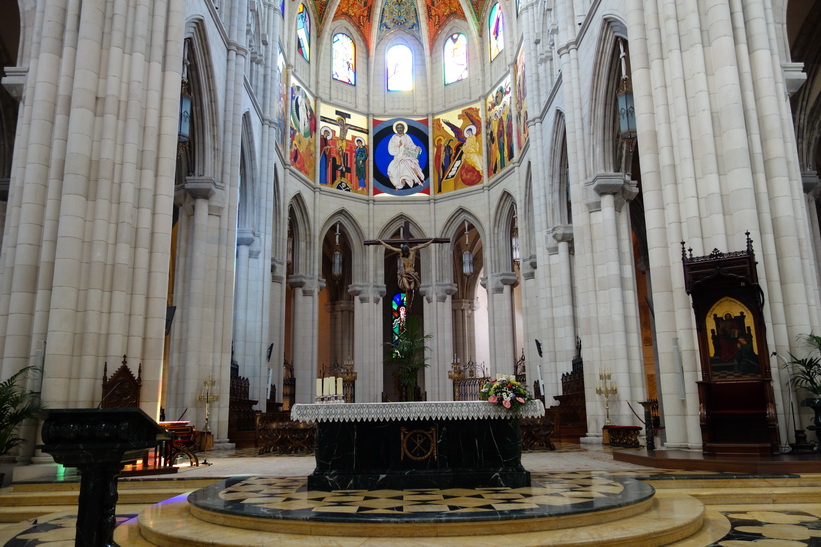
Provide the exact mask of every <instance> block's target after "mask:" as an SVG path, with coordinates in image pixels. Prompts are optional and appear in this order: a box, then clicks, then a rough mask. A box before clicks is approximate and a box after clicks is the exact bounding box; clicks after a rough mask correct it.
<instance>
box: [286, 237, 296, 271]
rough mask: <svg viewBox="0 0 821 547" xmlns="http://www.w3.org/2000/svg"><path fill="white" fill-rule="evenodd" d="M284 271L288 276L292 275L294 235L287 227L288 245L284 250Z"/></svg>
mask: <svg viewBox="0 0 821 547" xmlns="http://www.w3.org/2000/svg"><path fill="white" fill-rule="evenodd" d="M285 270H286V272H287V273H288V274H289V275H290V274H292V273H294V234H293V232H292V231H291V228H290V227H288V244H287V247H286V249H285Z"/></svg>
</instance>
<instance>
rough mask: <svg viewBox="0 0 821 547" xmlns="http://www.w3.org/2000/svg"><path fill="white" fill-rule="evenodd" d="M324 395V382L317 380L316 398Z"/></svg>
mask: <svg viewBox="0 0 821 547" xmlns="http://www.w3.org/2000/svg"><path fill="white" fill-rule="evenodd" d="M320 395H322V380H321V379H320V378H317V379H316V396H317V397H319V396H320Z"/></svg>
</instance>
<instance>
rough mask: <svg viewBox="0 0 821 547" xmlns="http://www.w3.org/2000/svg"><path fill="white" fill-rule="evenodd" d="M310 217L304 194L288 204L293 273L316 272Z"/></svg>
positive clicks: (295, 197) (297, 195) (296, 196)
mask: <svg viewBox="0 0 821 547" xmlns="http://www.w3.org/2000/svg"><path fill="white" fill-rule="evenodd" d="M310 218H311V217H310V215H309V214H308V207H307V205H306V204H305V199H304V198H303V197H302V194H296V195H295V196H294V197H293V198H291V202H290V203H289V204H288V236H289V239H291V240H292V241H293V250H292V260H293V262H292V266H291V273H294V274H310V273H311V272H312V271H314V264H315V263H314V256H313V254H314V253H313V248H314V244H313V241H314V237H313V232H312V230H311V221H310Z"/></svg>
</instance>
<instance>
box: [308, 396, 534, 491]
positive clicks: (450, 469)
mask: <svg viewBox="0 0 821 547" xmlns="http://www.w3.org/2000/svg"><path fill="white" fill-rule="evenodd" d="M388 404H399V405H404V407H396V408H392V409H390V410H397V412H391V413H390V415H378V414H375V415H373V416H371V417H370V418H362V419H353V418H351V416H346V417H345V418H342V417H341V416H340V417H338V418H337V419H333V418H332V417H331V416H330V415H329V416H325V418H326V419H322V418H320V419H317V420H316V421H317V429H316V446H315V457H316V469H315V470H314V472H313V474H311V475H310V476H309V477H308V488H309V489H311V490H352V489H356V490H360V489H368V490H375V489H379V488H390V489H409V488H452V487H458V488H481V487H510V488H519V487H525V486H530V473H529V472H528V471H526V470H525V469H524V467H523V466H522V463H521V455H522V438H521V431H520V428H519V417H518V416H516V415H514V414H512V413H511V412H509V411H506V409H503V410H505V412H497V411H496V409H494V408H492V407H491V405H490V403H486V402H463V403H388ZM414 405H426V406H414ZM442 405H457V407H455V408H457V409H459V410H461V411H462V412H457V413H455V414H451V413H448V412H447V410H446V409H450V408H451V407H443V406H442ZM463 405H474V406H463ZM309 406H313V407H317V406H318V407H323V406H324V407H325V408H320V409H314V410H320V411H322V410H326V411H327V412H326V413H333V411H334V410H338V411H339V412H340V413H341V414H342V415H344V414H346V410H351V408H350V407H354V406H356V405H348V404H346V405H296V408H299V407H309ZM538 406H539V410H540V411H541V413H544V409H543V407H542V406H541V404H539V405H538ZM329 407H339V408H338V409H333V408H329ZM343 407H348V408H343ZM375 408H376V407H375ZM420 408H422V409H429V408H432V409H436V410H435V411H433V412H427V411H422V412H419V409H420ZM534 408H535V405H534ZM402 409H409V412H407V413H403V412H402V411H401V410H402ZM486 409H491V410H492V412H484V413H483V412H480V410H486ZM303 410H305V409H304V408H303ZM354 410H355V409H354ZM377 410H383V409H382V408H377ZM465 411H467V412H465ZM296 413H297V417H298V416H299V415H300V413H299V411H297V412H296ZM302 419H304V418H302Z"/></svg>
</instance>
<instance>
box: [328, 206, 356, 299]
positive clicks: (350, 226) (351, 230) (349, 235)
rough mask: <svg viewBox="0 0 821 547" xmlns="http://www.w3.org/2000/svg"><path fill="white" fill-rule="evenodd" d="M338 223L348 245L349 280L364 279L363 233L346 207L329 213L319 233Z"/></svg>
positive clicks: (330, 228)
mask: <svg viewBox="0 0 821 547" xmlns="http://www.w3.org/2000/svg"><path fill="white" fill-rule="evenodd" d="M337 222H338V223H339V231H340V233H341V234H342V235H343V236H344V237H345V239H346V241H347V242H348V245H349V246H350V251H351V252H350V255H351V256H350V264H351V268H352V270H351V280H352V282H354V283H355V282H356V280H358V279H365V278H366V277H367V276H366V273H367V261H366V260H365V259H364V258H365V256H364V249H365V233H364V232H363V231H362V226H361V225H360V224H359V222H358V221H357V220H356V218H355V217H354V216H353V214H351V212H350V211H349V210H348V209H344V208H340V209H337V210H336V211H334V212H333V213H331V215H330V216H329V217H328V219H327V220H326V221H325V223H324V224H323V225H322V228H321V229H320V231H319V233H320V234H325V233H327V232H328V230H332V229H334V225H335V224H336V223H337Z"/></svg>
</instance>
